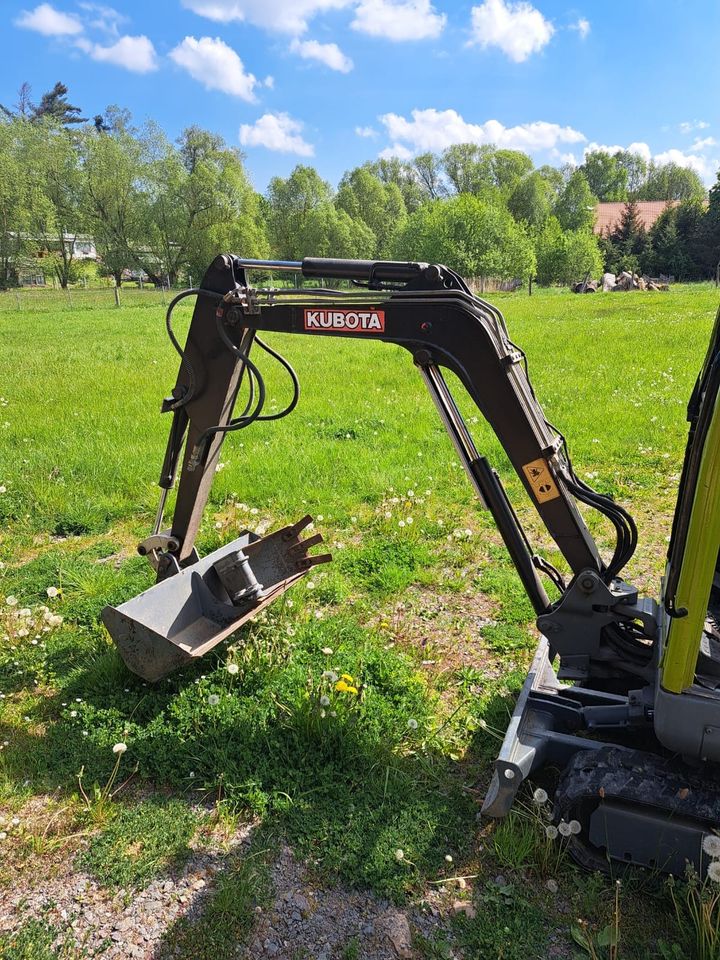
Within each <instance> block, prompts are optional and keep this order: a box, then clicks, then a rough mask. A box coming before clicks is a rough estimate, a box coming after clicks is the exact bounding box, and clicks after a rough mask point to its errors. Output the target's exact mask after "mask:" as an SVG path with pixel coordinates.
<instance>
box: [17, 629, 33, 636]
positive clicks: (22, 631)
mask: <svg viewBox="0 0 720 960" xmlns="http://www.w3.org/2000/svg"><path fill="white" fill-rule="evenodd" d="M29 633H30V631H29V630H26V629H25V627H23V628H22V629H21V630H18V632H17V635H18V636H19V637H27V635H28V634H29Z"/></svg>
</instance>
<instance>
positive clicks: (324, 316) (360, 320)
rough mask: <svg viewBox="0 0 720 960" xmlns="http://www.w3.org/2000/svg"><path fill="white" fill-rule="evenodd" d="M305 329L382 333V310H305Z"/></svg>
mask: <svg viewBox="0 0 720 960" xmlns="http://www.w3.org/2000/svg"><path fill="white" fill-rule="evenodd" d="M304 321H305V329H306V330H336V331H340V332H342V331H344V330H345V331H347V332H348V333H349V332H351V331H352V332H353V333H383V332H384V330H385V311H384V310H338V309H333V310H306V311H305V314H304Z"/></svg>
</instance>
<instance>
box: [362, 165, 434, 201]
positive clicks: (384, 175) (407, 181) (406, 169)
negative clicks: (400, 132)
mask: <svg viewBox="0 0 720 960" xmlns="http://www.w3.org/2000/svg"><path fill="white" fill-rule="evenodd" d="M363 166H364V167H365V168H366V169H367V170H369V171H370V173H372V174H373V176H375V177H377V178H378V180H380V181H381V183H385V184H391V183H394V184H395V185H396V186H397V187H398V189H399V190H400V193H401V194H402V198H403V200H404V202H405V209H406V210H407V212H408V213H412V211H413V210H417V208H418V207H419V206H420V205H421V204H422V203H424V202H425V200H427V196H426V195H425V192H424V190H423V186H422V184H421V183H420V182H419V180H418V176H417V173H416V171H415V169H414V165H413V164H411V163H408V162H407V161H406V160H400V158H399V157H380V159H379V160H375V161H373V162H371V163H366V164H363Z"/></svg>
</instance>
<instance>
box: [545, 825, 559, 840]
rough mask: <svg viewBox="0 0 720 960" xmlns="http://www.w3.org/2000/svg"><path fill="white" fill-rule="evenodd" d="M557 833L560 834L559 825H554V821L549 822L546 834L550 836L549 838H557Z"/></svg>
mask: <svg viewBox="0 0 720 960" xmlns="http://www.w3.org/2000/svg"><path fill="white" fill-rule="evenodd" d="M557 835H558V829H557V827H556V826H554V825H553V824H552V823H549V824H548V825H547V826H546V827H545V836H546V837H547V838H548V840H557Z"/></svg>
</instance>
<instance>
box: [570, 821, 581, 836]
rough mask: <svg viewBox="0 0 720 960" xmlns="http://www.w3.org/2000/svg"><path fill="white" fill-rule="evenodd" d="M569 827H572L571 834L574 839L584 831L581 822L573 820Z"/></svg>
mask: <svg viewBox="0 0 720 960" xmlns="http://www.w3.org/2000/svg"><path fill="white" fill-rule="evenodd" d="M568 826H569V827H570V833H571V834H572V835H573V836H574V837H576V836H577V835H578V834H579V833H580V832H581V831H582V826H581V825H580V821H579V820H571V821H570V823H569V824H568Z"/></svg>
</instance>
